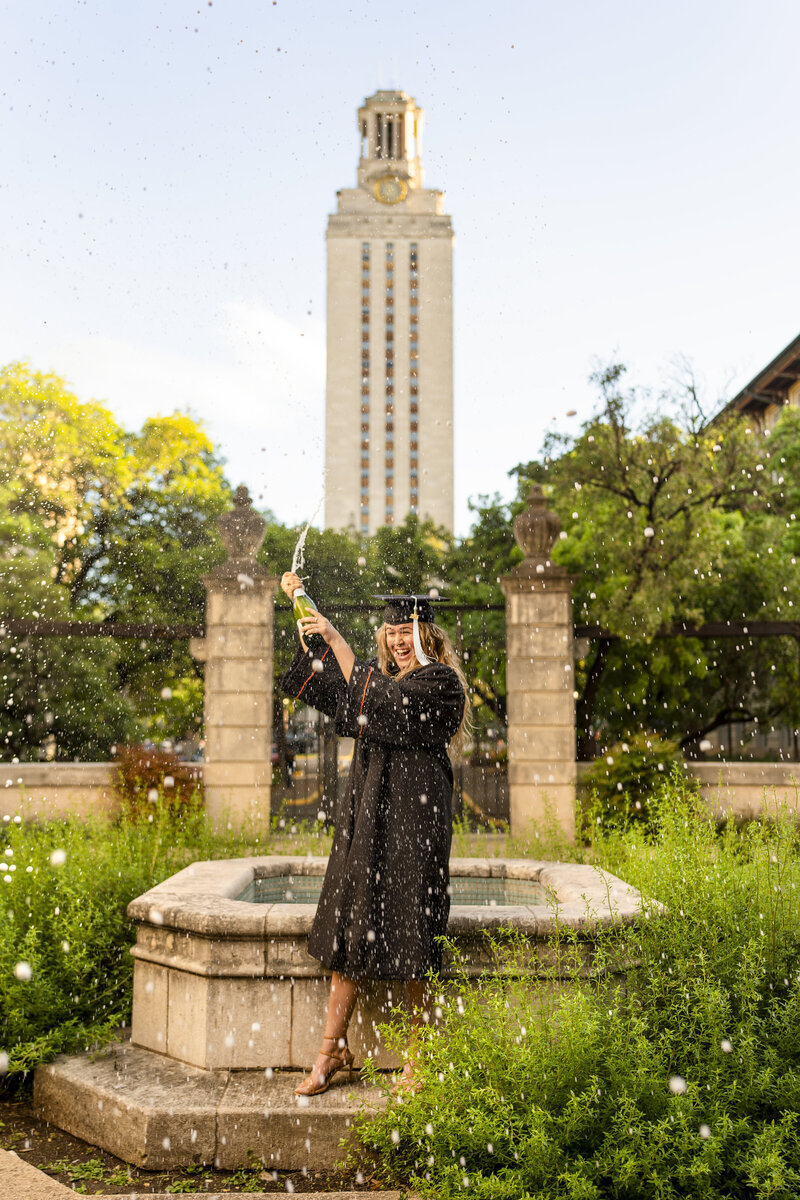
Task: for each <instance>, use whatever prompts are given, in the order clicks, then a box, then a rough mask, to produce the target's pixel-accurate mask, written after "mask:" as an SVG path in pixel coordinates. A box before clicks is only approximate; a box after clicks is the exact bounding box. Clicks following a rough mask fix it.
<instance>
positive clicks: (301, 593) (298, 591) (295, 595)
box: [292, 587, 306, 600]
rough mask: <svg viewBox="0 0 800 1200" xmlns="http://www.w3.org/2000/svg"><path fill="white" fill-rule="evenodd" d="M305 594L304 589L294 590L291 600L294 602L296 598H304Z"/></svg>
mask: <svg viewBox="0 0 800 1200" xmlns="http://www.w3.org/2000/svg"><path fill="white" fill-rule="evenodd" d="M305 594H306V589H305V588H301V587H299V588H295V589H294V591H293V592H292V599H293V600H296V599H297V597H298V596H305Z"/></svg>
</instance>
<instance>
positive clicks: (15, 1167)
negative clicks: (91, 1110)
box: [0, 1150, 75, 1200]
mask: <svg viewBox="0 0 800 1200" xmlns="http://www.w3.org/2000/svg"><path fill="white" fill-rule="evenodd" d="M0 1196H2V1197H3V1200H67V1197H68V1196H72V1197H74V1196H75V1193H74V1192H73V1190H72V1188H68V1187H65V1186H64V1184H63V1183H59V1182H58V1180H57V1179H51V1178H50V1176H49V1175H46V1174H45V1173H44V1171H40V1170H39V1169H38V1167H34V1166H32V1164H31V1163H29V1162H25V1160H24V1159H23V1158H20V1157H19V1156H18V1155H16V1154H15V1153H14V1152H13V1150H0Z"/></svg>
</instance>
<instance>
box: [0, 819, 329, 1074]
mask: <svg viewBox="0 0 800 1200" xmlns="http://www.w3.org/2000/svg"><path fill="white" fill-rule="evenodd" d="M143 808H144V809H146V810H147V811H143V809H142V808H141V807H136V806H133V807H130V808H128V809H126V811H125V812H124V813H123V815H122V817H121V818H120V819H119V820H118V821H116V822H115V823H113V824H112V823H109V822H108V821H106V820H94V821H88V822H87V821H79V820H61V821H44V822H39V823H27V822H21V821H20V822H13V821H11V822H6V823H4V824H2V825H0V864H1V866H0V1055H3V1056H5V1055H7V1056H8V1061H7V1062H6V1060H5V1057H3V1058H2V1059H0V1063H1V1064H2V1065H3V1066H5V1067H6V1072H7V1079H6V1083H8V1082H9V1081H13V1080H14V1078H15V1077H16V1076H19V1073H20V1072H25V1071H29V1070H31V1069H32V1068H33V1067H35V1066H37V1065H38V1064H39V1063H42V1062H47V1061H48V1060H49V1059H51V1058H52V1057H54V1056H55V1055H56V1054H58V1053H61V1052H68V1053H71V1052H74V1051H78V1050H83V1049H85V1048H87V1047H90V1046H93V1045H96V1044H98V1043H102V1042H104V1041H108V1040H109V1039H110V1038H112V1037H113V1036H114V1034H115V1032H117V1031H118V1029H119V1027H120V1026H121V1025H122V1024H124V1023H127V1022H128V1021H129V1020H130V1013H131V999H132V976H133V961H132V959H131V956H130V954H129V949H130V946H131V945H132V944H133V942H134V940H135V929H134V927H133V925H132V924H131V922H130V921H128V919H127V917H126V915H125V909H126V907H127V905H128V903H129V902H130V901H131V900H132V899H134V898H135V897H136V896H139V895H141V894H142V893H143V892H145V891H147V890H148V888H151V887H153V886H154V885H155V884H156V883H159V882H160V881H161V880H163V879H166V878H167V877H168V876H170V875H172V874H174V873H175V872H176V871H179V870H181V869H182V868H183V867H185V866H186V865H187V864H188V863H189V862H192V861H195V860H198V859H204V858H228V857H236V856H239V855H247V854H265V853H285V852H289V853H305V852H307V851H309V850H311V851H313V852H314V853H318V854H319V853H325V852H326V851H327V847H328V843H329V839H328V838H327V836H326V835H325V834H324V833H323V832H321V831H320V830H319V829H308V828H304V827H297V826H296V827H294V832H292V830H291V828H290V827H286V823H285V822H283V827H281V823H280V821H279V819H276V820H275V821H274V822H273V824H272V827H271V828H270V827H267V828H266V829H263V830H260V831H259V830H249V831H245V832H244V833H241V834H235V833H232V832H219V831H217V830H215V829H213V828H212V827H211V826H210V825H209V823H208V822H207V821H206V818H205V816H204V813H203V809H202V804H201V803H200V801H199V799H198V798H197V797H195V798H194V799H190V800H189V801H188V802H186V803H185V804H183V805H182V806H180V807H179V808H176V807H175V806H174V804H173V803H172V802H171V799H170V800H169V801H167V800H165V799H164V797H163V795H161V796H159V799H158V801H157V802H156V803H153V804H147V805H144V806H143Z"/></svg>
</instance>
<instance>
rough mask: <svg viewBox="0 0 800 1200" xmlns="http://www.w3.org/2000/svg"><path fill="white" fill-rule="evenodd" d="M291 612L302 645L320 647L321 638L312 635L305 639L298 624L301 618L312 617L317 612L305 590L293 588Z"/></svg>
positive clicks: (315, 634)
mask: <svg viewBox="0 0 800 1200" xmlns="http://www.w3.org/2000/svg"><path fill="white" fill-rule="evenodd" d="M292 612H293V613H294V619H295V621H296V622H297V632H298V633H299V634H300V641H301V642H303V644H304V645H307V646H311V647H315V646H321V645H322V643H323V638H322V637H320V635H319V634H318V633H312V634H310V635H309V637H308V638H307V639H306V638H305V636H304V634H303V630H302V628H301V626H300V622H301V620H302V619H303V617H310V616H313V614H314V613H315V612H317V606H316V604H315V603H314V601H313V600H312V599H311V597H310V596H309V595H307V593H306V589H305V588H301V587H299V588H295V590H294V592H293V593H292Z"/></svg>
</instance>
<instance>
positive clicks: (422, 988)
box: [406, 979, 431, 1040]
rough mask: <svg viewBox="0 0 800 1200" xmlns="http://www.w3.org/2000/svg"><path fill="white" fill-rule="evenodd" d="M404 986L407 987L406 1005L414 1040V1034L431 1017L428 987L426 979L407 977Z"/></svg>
mask: <svg viewBox="0 0 800 1200" xmlns="http://www.w3.org/2000/svg"><path fill="white" fill-rule="evenodd" d="M406 987H407V989H408V1007H409V1009H410V1010H411V1026H412V1029H413V1031H414V1033H413V1035H412V1039H413V1040H416V1035H417V1034H418V1033H419V1031H420V1030H421V1029H422V1028H423V1026H425V1025H427V1024H428V1022H429V1021H430V1019H431V1012H430V1009H431V1003H430V989H429V988H428V981H427V979H409V981H408V983H407V984H406Z"/></svg>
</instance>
